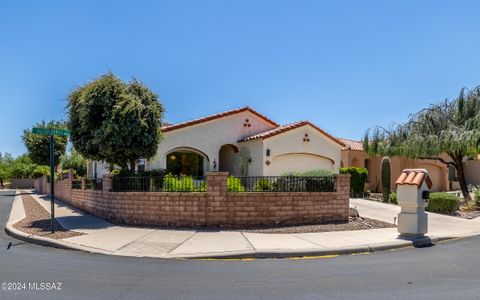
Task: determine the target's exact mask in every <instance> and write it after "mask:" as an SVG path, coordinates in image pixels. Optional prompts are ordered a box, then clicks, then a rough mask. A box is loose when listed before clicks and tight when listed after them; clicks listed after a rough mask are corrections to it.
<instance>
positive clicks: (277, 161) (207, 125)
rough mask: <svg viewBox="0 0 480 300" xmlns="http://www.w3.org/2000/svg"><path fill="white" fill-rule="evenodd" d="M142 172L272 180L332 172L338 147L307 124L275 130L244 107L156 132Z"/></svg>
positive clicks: (271, 123) (337, 163)
mask: <svg viewBox="0 0 480 300" xmlns="http://www.w3.org/2000/svg"><path fill="white" fill-rule="evenodd" d="M162 132H163V140H162V142H161V143H160V144H159V147H158V152H157V154H156V155H155V157H153V158H152V159H150V160H149V161H148V162H147V163H146V169H167V171H168V172H171V173H173V174H175V175H196V176H204V175H205V174H206V172H208V171H222V172H223V171H224V172H229V173H230V174H232V175H236V176H247V175H248V176H277V175H281V174H283V173H286V172H302V171H309V170H315V169H326V170H331V171H332V172H334V173H338V169H339V167H340V160H341V150H342V148H343V147H344V145H343V143H342V142H340V141H339V140H338V139H336V138H334V137H333V136H331V135H330V134H328V133H326V132H325V131H323V130H322V129H320V128H318V127H317V126H315V125H314V124H312V123H310V122H308V121H301V122H295V123H291V124H287V125H281V126H280V125H279V124H277V123H276V122H274V121H272V120H270V119H269V118H267V117H266V116H264V115H262V114H260V113H258V112H257V111H255V110H253V109H251V108H250V107H244V108H240V109H234V110H230V111H226V112H223V113H218V114H215V115H211V116H207V117H203V118H200V119H196V120H192V121H187V122H183V123H178V124H172V125H167V126H164V127H162Z"/></svg>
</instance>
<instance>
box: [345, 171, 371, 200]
mask: <svg viewBox="0 0 480 300" xmlns="http://www.w3.org/2000/svg"><path fill="white" fill-rule="evenodd" d="M340 174H350V195H351V196H352V197H362V196H363V193H364V190H365V182H367V176H368V171H367V169H366V168H357V167H349V168H340Z"/></svg>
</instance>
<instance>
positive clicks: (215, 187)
mask: <svg viewBox="0 0 480 300" xmlns="http://www.w3.org/2000/svg"><path fill="white" fill-rule="evenodd" d="M227 179H228V172H209V173H207V193H209V194H210V193H211V196H226V195H227Z"/></svg>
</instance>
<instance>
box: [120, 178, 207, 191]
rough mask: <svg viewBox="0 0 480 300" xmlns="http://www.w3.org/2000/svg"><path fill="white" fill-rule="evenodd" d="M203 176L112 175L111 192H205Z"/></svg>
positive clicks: (205, 185) (205, 186)
mask: <svg viewBox="0 0 480 300" xmlns="http://www.w3.org/2000/svg"><path fill="white" fill-rule="evenodd" d="M206 190H207V184H206V182H205V177H200V176H172V175H165V176H130V177H124V176H114V177H113V179H112V191H113V192H205V191H206Z"/></svg>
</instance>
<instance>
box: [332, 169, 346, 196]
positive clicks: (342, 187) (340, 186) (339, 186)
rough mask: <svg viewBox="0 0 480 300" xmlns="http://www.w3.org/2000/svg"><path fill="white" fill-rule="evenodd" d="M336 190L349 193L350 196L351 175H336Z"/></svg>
mask: <svg viewBox="0 0 480 300" xmlns="http://www.w3.org/2000/svg"><path fill="white" fill-rule="evenodd" d="M333 180H334V190H335V191H336V192H344V191H347V192H348V193H347V194H348V195H349V196H350V174H335V175H333Z"/></svg>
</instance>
